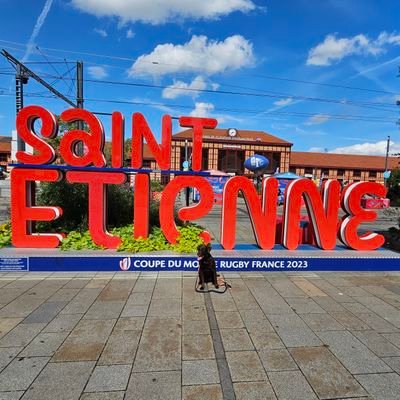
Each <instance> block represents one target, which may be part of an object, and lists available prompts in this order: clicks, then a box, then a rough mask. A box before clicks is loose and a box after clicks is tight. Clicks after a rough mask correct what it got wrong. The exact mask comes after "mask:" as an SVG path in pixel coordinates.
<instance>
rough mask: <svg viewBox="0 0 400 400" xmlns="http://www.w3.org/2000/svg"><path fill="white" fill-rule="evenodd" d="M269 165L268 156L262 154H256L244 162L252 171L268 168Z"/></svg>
mask: <svg viewBox="0 0 400 400" xmlns="http://www.w3.org/2000/svg"><path fill="white" fill-rule="evenodd" d="M268 165H269V160H268V158H266V157H264V156H260V155H259V154H254V156H251V157H250V158H248V159H247V160H246V161H245V162H244V166H245V167H246V168H247V169H249V170H250V171H262V170H263V169H266V168H267V167H268Z"/></svg>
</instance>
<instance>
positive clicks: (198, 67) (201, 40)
mask: <svg viewBox="0 0 400 400" xmlns="http://www.w3.org/2000/svg"><path fill="white" fill-rule="evenodd" d="M254 60H255V57H254V55H253V45H252V43H251V42H249V41H248V40H246V39H245V38H244V37H243V36H240V35H234V36H229V37H227V38H226V39H225V40H223V41H220V42H218V41H216V40H209V39H208V38H207V37H206V36H193V37H192V38H191V39H190V41H189V42H187V43H185V44H183V45H180V44H176V45H175V44H172V43H166V44H159V45H158V46H156V47H155V49H154V50H153V51H152V52H151V53H149V54H144V55H142V56H140V57H139V58H138V59H137V60H136V61H135V63H134V64H133V65H132V67H131V68H130V69H129V76H131V77H135V76H138V75H153V76H161V75H166V74H173V73H177V72H197V73H199V72H202V73H203V74H215V73H219V72H225V71H228V70H237V69H239V68H242V67H246V66H250V65H252V64H253V63H254Z"/></svg>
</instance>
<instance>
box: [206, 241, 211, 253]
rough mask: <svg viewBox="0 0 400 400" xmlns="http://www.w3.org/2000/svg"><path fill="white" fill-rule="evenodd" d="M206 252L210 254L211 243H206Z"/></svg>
mask: <svg viewBox="0 0 400 400" xmlns="http://www.w3.org/2000/svg"><path fill="white" fill-rule="evenodd" d="M207 250H208V252H209V253H210V252H211V243H207Z"/></svg>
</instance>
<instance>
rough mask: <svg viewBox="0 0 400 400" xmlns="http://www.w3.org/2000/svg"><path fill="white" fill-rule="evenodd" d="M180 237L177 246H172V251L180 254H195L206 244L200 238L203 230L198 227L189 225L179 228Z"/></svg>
mask: <svg viewBox="0 0 400 400" xmlns="http://www.w3.org/2000/svg"><path fill="white" fill-rule="evenodd" d="M178 231H179V232H180V236H179V238H178V240H177V242H178V243H177V244H175V245H172V250H175V251H177V252H179V253H194V252H196V250H197V247H198V246H199V245H201V244H204V242H203V239H201V238H200V237H199V235H200V233H201V232H202V231H203V229H202V228H200V227H198V226H196V225H187V226H182V227H179V228H178Z"/></svg>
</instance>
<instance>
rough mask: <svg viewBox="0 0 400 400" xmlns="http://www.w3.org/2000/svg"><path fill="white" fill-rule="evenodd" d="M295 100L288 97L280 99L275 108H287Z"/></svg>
mask: <svg viewBox="0 0 400 400" xmlns="http://www.w3.org/2000/svg"><path fill="white" fill-rule="evenodd" d="M292 101H293V99H292V98H291V97H288V98H287V99H280V100H277V101H275V102H274V105H275V106H287V105H289V104H290V103H291V102H292Z"/></svg>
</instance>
